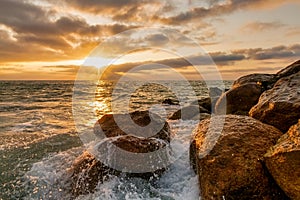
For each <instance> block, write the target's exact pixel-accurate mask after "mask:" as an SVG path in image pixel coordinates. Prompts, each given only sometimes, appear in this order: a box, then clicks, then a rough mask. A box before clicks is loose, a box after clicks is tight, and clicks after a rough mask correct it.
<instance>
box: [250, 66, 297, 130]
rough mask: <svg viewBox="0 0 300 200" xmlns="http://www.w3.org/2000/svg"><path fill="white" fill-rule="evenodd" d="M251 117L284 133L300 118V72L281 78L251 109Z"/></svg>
mask: <svg viewBox="0 0 300 200" xmlns="http://www.w3.org/2000/svg"><path fill="white" fill-rule="evenodd" d="M249 114H250V116H252V117H254V118H256V119H258V120H260V121H262V122H264V123H266V124H270V125H273V126H275V127H277V128H278V129H280V130H281V131H283V132H286V131H287V130H288V129H289V127H290V126H292V125H293V124H296V123H297V122H298V119H299V118H300V72H298V73H296V74H294V75H291V76H288V77H284V78H281V79H280V80H278V81H277V82H276V84H275V85H274V87H273V88H272V89H270V90H267V91H265V92H264V93H263V94H262V95H261V96H260V98H259V101H258V103H257V104H256V105H255V106H254V107H253V108H251V110H250V112H249Z"/></svg>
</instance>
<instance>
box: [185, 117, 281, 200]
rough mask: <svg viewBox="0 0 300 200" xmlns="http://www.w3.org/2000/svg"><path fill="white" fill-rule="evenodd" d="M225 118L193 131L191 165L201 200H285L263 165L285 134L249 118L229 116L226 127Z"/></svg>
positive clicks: (214, 118) (216, 119)
mask: <svg viewBox="0 0 300 200" xmlns="http://www.w3.org/2000/svg"><path fill="white" fill-rule="evenodd" d="M224 117H225V116H221V115H217V116H214V117H212V118H211V119H207V120H203V121H202V122H200V123H199V125H198V127H197V128H196V129H195V131H194V132H195V134H194V137H193V141H192V143H191V146H190V162H191V165H192V166H193V168H194V169H195V171H196V173H197V174H198V177H199V184H200V185H199V186H200V191H201V199H220V200H221V199H285V198H286V196H285V194H284V192H282V190H281V189H280V188H279V187H278V185H277V184H276V182H275V181H274V180H273V179H272V177H271V176H270V175H269V174H268V172H267V170H266V169H265V167H264V165H263V163H262V162H261V159H262V158H263V155H264V154H265V152H266V151H267V149H268V148H270V147H271V146H273V145H274V144H275V143H276V141H277V139H278V138H279V137H280V136H281V135H282V133H281V132H280V131H279V130H278V129H276V128H274V127H272V126H270V125H267V124H263V123H261V122H260V121H258V120H255V119H253V118H251V117H247V116H238V115H227V116H226V119H225V123H224V125H223V123H221V121H222V119H224ZM211 122H215V124H214V125H210V124H211ZM218 130H220V131H221V132H220V133H218Z"/></svg>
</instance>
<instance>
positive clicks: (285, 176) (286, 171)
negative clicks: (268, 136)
mask: <svg viewBox="0 0 300 200" xmlns="http://www.w3.org/2000/svg"><path fill="white" fill-rule="evenodd" d="M265 162H266V166H267V168H268V170H269V171H270V173H271V175H272V176H273V177H274V179H275V180H276V182H277V183H278V185H279V186H280V187H281V188H282V189H283V191H284V192H285V193H286V194H287V196H289V197H290V198H291V199H295V200H296V199H300V120H299V121H298V124H296V125H294V126H292V127H291V128H290V129H289V131H288V132H287V133H286V134H284V135H283V136H282V137H281V138H280V139H279V140H278V142H277V144H276V145H275V146H274V147H272V148H271V149H270V150H269V151H268V153H267V154H266V155H265Z"/></svg>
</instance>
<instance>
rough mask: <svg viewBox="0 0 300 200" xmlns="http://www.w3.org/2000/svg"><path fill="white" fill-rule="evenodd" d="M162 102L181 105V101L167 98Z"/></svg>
mask: <svg viewBox="0 0 300 200" xmlns="http://www.w3.org/2000/svg"><path fill="white" fill-rule="evenodd" d="M162 104H169V105H179V102H178V101H177V100H173V99H169V98H167V99H164V100H163V102H162Z"/></svg>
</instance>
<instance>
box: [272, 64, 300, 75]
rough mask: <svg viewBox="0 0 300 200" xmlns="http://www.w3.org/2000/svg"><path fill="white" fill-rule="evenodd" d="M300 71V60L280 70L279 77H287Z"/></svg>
mask: <svg viewBox="0 0 300 200" xmlns="http://www.w3.org/2000/svg"><path fill="white" fill-rule="evenodd" d="M299 71H300V60H298V61H296V62H294V63H293V64H291V65H289V66H287V67H286V68H284V69H282V70H280V71H279V72H277V74H276V75H277V76H278V77H279V78H282V77H287V76H290V75H292V74H296V73H298V72H299Z"/></svg>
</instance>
